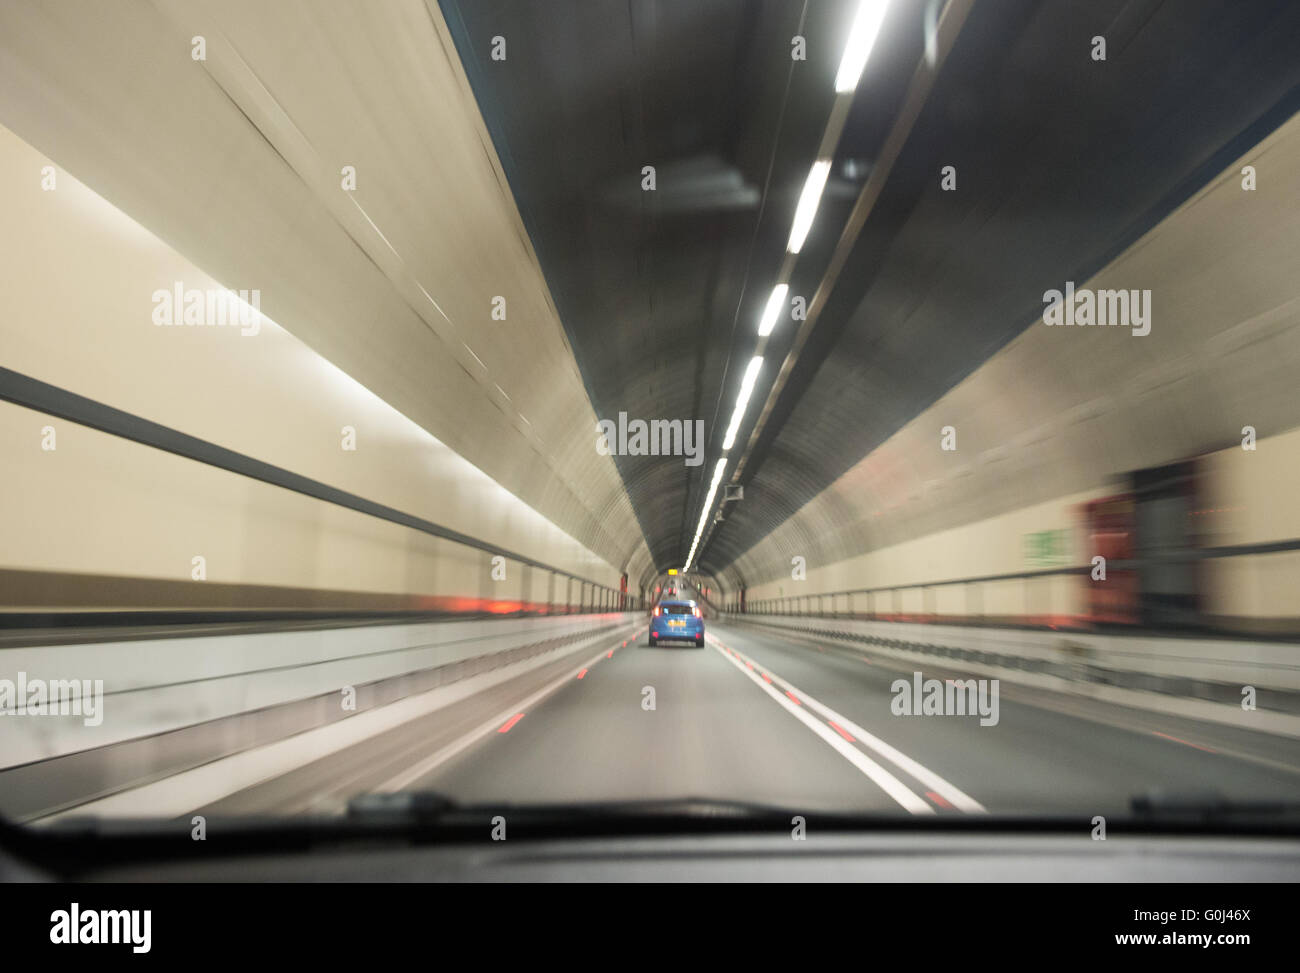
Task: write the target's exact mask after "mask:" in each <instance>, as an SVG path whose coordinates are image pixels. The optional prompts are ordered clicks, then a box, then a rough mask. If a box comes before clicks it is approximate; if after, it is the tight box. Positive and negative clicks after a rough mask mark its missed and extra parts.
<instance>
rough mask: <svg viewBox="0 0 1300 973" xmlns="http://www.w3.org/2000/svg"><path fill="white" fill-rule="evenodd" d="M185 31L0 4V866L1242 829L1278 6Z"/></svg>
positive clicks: (1254, 811) (15, 1) (344, 9)
mask: <svg viewBox="0 0 1300 973" xmlns="http://www.w3.org/2000/svg"><path fill="white" fill-rule="evenodd" d="M55 6H56V7H57V6H59V5H58V4H55ZM187 6H188V5H187V4H186V3H174V4H161V5H159V4H134V5H131V4H111V5H109V4H105V5H96V4H83V5H81V6H80V7H78V8H77V9H78V12H77V14H76V15H75V16H67V17H62V16H60V17H54V16H46V15H45V14H44V13H42V12H41V10H42V7H41V4H39V3H37V2H35V0H30V2H29V0H10V2H6V3H4V4H3V5H2V9H0V172H2V173H3V174H4V176H5V178H3V179H0V211H3V212H4V214H5V224H6V231H5V233H4V234H3V242H0V293H3V295H4V297H5V308H4V311H5V313H4V314H3V315H2V316H0V455H2V457H3V460H4V475H3V476H2V477H0V501H2V502H0V817H2V818H3V819H4V820H5V821H7V822H10V823H12V824H15V825H19V826H21V827H22V828H26V829H32V830H33V831H37V830H39V829H41V828H43V827H45V826H46V825H54V824H57V823H63V824H67V822H69V821H71V820H72V819H76V818H87V819H92V820H96V821H100V822H105V821H117V820H119V819H126V818H132V819H137V818H140V819H148V820H149V821H153V822H168V821H171V822H174V821H192V820H194V819H196V818H202V819H203V820H205V821H209V820H219V819H226V818H234V819H240V820H245V819H246V820H249V821H252V820H269V821H275V822H284V821H297V822H301V821H305V820H308V819H313V820H314V819H316V818H324V819H329V820H331V821H345V820H351V819H356V818H357V817H358V816H361V817H365V816H366V815H367V814H376V815H379V817H380V818H381V819H384V820H387V819H386V818H383V815H385V814H390V813H391V811H392V807H393V806H394V805H390V804H384V803H383V799H384V798H385V796H391V795H394V794H400V795H408V794H421V795H425V796H424V797H421V798H420V801H424V802H428V804H427V805H426V804H420V805H419V807H421V808H425V807H426V806H427V807H433V808H442V807H444V806H447V807H450V806H453V805H454V806H455V807H457V808H462V809H464V808H475V809H478V808H492V807H502V806H509V807H513V808H520V809H524V808H528V809H540V808H552V809H562V811H557V812H556V813H557V814H561V816H563V817H564V818H565V820H569V821H571V822H573V824H574V827H575V828H576V829H578V830H579V831H580V830H581V829H582V828H583V827H586V826H587V824H584V823H583V822H588V823H590V822H593V821H596V820H600V819H601V817H602V815H613V814H615V813H616V809H618V808H627V807H634V806H640V807H652V806H653V807H670V808H672V809H673V814H681V815H684V816H685V817H687V818H690V817H691V816H692V814H697V813H698V808H699V807H701V806H705V807H713V808H716V807H730V808H733V809H755V808H761V809H766V810H765V811H764V813H767V811H771V812H772V813H774V814H776V815H777V817H779V818H780V819H781V820H784V821H791V820H793V819H794V818H796V817H799V816H807V815H810V814H811V815H817V814H831V815H839V816H842V819H843V820H846V821H849V820H851V821H857V822H865V823H867V824H871V823H873V822H885V821H896V820H906V821H909V822H911V823H913V824H914V825H915V826H916V827H918V828H922V829H930V828H934V829H942V828H945V827H950V826H951V827H957V826H959V825H960V826H965V825H966V824H967V823H969V822H971V821H973V820H976V819H988V818H991V817H997V818H1007V819H1008V820H1011V821H1016V822H1021V825H1022V826H1025V827H1028V825H1027V824H1025V822H1033V821H1040V822H1042V821H1063V820H1066V819H1068V820H1069V821H1070V822H1074V823H1078V822H1085V823H1086V829H1087V830H1088V832H1089V834H1091V832H1092V830H1093V829H1094V828H1096V827H1102V828H1104V827H1105V823H1106V822H1110V823H1113V822H1115V821H1129V822H1132V821H1145V822H1152V823H1161V822H1169V821H1183V820H1187V819H1189V818H1192V819H1195V820H1198V821H1199V820H1210V819H1213V820H1214V821H1216V822H1218V823H1219V824H1220V825H1222V826H1223V827H1224V828H1226V829H1227V830H1228V831H1229V832H1232V831H1233V829H1235V828H1236V827H1237V825H1238V822H1243V823H1242V828H1243V829H1244V828H1245V823H1244V822H1245V821H1247V820H1250V821H1258V820H1259V819H1261V818H1266V819H1267V820H1269V821H1271V822H1274V823H1278V822H1280V823H1281V824H1283V825H1285V826H1286V827H1300V816H1297V813H1296V808H1297V807H1298V806H1300V744H1298V743H1297V740H1300V675H1298V673H1300V668H1298V667H1297V653H1300V601H1298V599H1297V592H1300V490H1297V483H1298V482H1300V395H1297V386H1296V376H1297V375H1298V374H1300V274H1297V272H1296V266H1295V265H1296V255H1297V254H1300V218H1298V214H1297V207H1296V201H1297V199H1300V117H1297V115H1296V111H1297V108H1300V102H1297V97H1296V91H1297V90H1300V87H1297V86H1298V85H1300V73H1298V72H1300V67H1298V65H1300V61H1298V60H1297V59H1296V58H1295V51H1296V50H1297V49H1298V48H1297V44H1296V43H1295V42H1296V41H1297V40H1298V39H1300V12H1298V9H1297V5H1295V4H1288V3H1271V2H1263V0H1261V2H1258V3H1242V2H1239V0H1206V2H1204V3H1197V4H1186V5H1184V4H1170V3H1166V4H1159V3H1156V4H1148V5H1145V6H1143V10H1144V11H1145V12H1144V13H1143V14H1142V15H1141V16H1137V15H1136V14H1132V13H1131V11H1130V12H1128V13H1125V14H1123V15H1122V16H1121V15H1118V14H1117V13H1116V11H1117V10H1118V9H1120V8H1123V9H1125V10H1126V11H1127V10H1129V7H1127V6H1125V5H1123V4H1098V5H1093V4H1070V3H1054V2H1046V3H1041V4H1028V5H1026V4H999V3H984V2H976V3H973V4H972V3H970V2H966V0H961V2H958V0H950V2H941V0H936V2H930V0H891V2H865V3H864V2H859V0H826V2H813V3H803V2H790V3H786V2H772V3H766V4H748V3H735V2H713V0H699V2H694V0H692V2H682V3H664V2H659V0H630V2H627V3H617V4H599V3H594V2H593V3H585V2H578V3H571V4H561V5H555V4H552V3H549V2H546V0H504V2H497V3H476V2H470V0H438V2H434V0H430V2H428V3H408V2H405V0H382V2H375V3H367V4H354V5H347V4H343V5H339V9H338V10H335V9H334V8H333V7H331V8H330V10H329V11H326V10H324V9H322V8H321V7H320V6H319V5H317V4H257V3H234V4H208V5H204V18H203V24H202V25H198V24H197V22H196V23H191V22H190V21H189V20H188V19H186V17H187V14H186V13H185V10H186V9H187ZM1094 6H1096V7H1097V9H1093V7H1094ZM1031 8H1032V11H1033V15H1032V16H1029V15H1028V14H1027V13H1026V11H1027V10H1029V9H1031ZM1103 8H1104V9H1103ZM1111 8H1115V9H1111ZM106 38H111V43H106ZM168 45H171V46H170V47H168ZM290 55H292V56H290ZM146 68H147V70H146ZM656 609H657V610H656ZM697 616H698V617H697ZM376 801H379V803H378V804H376V803H375V802H376ZM442 802H446V804H445V805H444V804H443V803H442ZM693 802H699V803H693ZM402 806H406V805H402ZM692 808H695V809H696V810H691V809H692ZM376 809H377V810H376ZM736 813H742V812H741V811H737V812H736ZM584 815H590V816H584ZM699 816H701V817H703V816H707V815H704V814H702V813H700V814H699ZM1094 819H1095V820H1097V821H1102V822H1103V823H1102V824H1101V825H1097V824H1095V823H1094ZM592 826H593V827H594V825H592ZM1063 826H1064V825H1063ZM1069 826H1070V827H1074V826H1075V824H1071V825H1069ZM647 827H649V826H647ZM1080 827H1084V825H1080ZM1243 833H1244V831H1243ZM105 834H107V832H105ZM103 840H104V841H105V842H108V841H109V840H110V838H108V837H105V838H104V839H103Z"/></svg>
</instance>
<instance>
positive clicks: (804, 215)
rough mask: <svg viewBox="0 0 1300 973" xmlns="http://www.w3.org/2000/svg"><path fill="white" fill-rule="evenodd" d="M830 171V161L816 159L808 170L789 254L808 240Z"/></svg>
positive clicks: (795, 218)
mask: <svg viewBox="0 0 1300 973" xmlns="http://www.w3.org/2000/svg"><path fill="white" fill-rule="evenodd" d="M830 171H831V162H830V159H818V160H817V161H816V162H814V163H813V165H812V168H811V169H810V170H808V179H807V181H806V182H805V183H804V184H803V192H802V193H801V194H800V195H799V205H798V206H797V207H795V211H794V223H793V224H792V225H791V227H790V243H789V246H788V247H787V249H788V250H789V251H790V252H791V253H798V252H799V251H800V250H801V249H803V244H804V241H805V240H807V239H808V231H809V230H811V229H812V225H813V220H814V219H815V218H816V216H817V205H818V204H819V203H820V202H821V199H822V190H823V189H825V188H826V177H827V176H828V175H830ZM761 333H762V332H760V334H761Z"/></svg>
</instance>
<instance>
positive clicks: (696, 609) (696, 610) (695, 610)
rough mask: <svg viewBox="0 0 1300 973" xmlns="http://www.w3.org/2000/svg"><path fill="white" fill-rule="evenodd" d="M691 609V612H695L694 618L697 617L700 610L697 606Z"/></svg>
mask: <svg viewBox="0 0 1300 973" xmlns="http://www.w3.org/2000/svg"><path fill="white" fill-rule="evenodd" d="M691 610H692V611H693V612H695V617H696V618H699V617H700V610H699V609H698V608H693V609H691Z"/></svg>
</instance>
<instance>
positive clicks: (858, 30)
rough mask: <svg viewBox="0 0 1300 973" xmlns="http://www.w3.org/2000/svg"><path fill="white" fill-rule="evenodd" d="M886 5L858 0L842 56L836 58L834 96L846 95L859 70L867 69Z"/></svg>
mask: <svg viewBox="0 0 1300 973" xmlns="http://www.w3.org/2000/svg"><path fill="white" fill-rule="evenodd" d="M888 5H889V4H888V0H859V3H858V12H857V13H856V14H855V15H854V17H853V26H852V27H851V28H850V29H849V40H848V43H846V44H845V45H844V56H843V57H842V58H840V69H839V71H838V73H836V75H835V91H836V93H837V94H841V95H842V94H847V93H848V92H850V91H852V90H853V89H854V88H856V87H857V86H858V79H859V78H861V77H862V69H863V68H864V67H866V66H867V58H869V57H870V56H871V48H872V47H874V46H875V44H876V36H877V35H878V34H879V33H880V25H881V23H883V22H884V19H885V8H886V7H887V6H888Z"/></svg>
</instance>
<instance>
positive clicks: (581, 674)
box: [578, 669, 587, 679]
mask: <svg viewBox="0 0 1300 973" xmlns="http://www.w3.org/2000/svg"><path fill="white" fill-rule="evenodd" d="M586 674H587V670H586V669H583V670H582V672H580V673H578V678H579V679H581V678H582V677H583V676H585V675H586Z"/></svg>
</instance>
